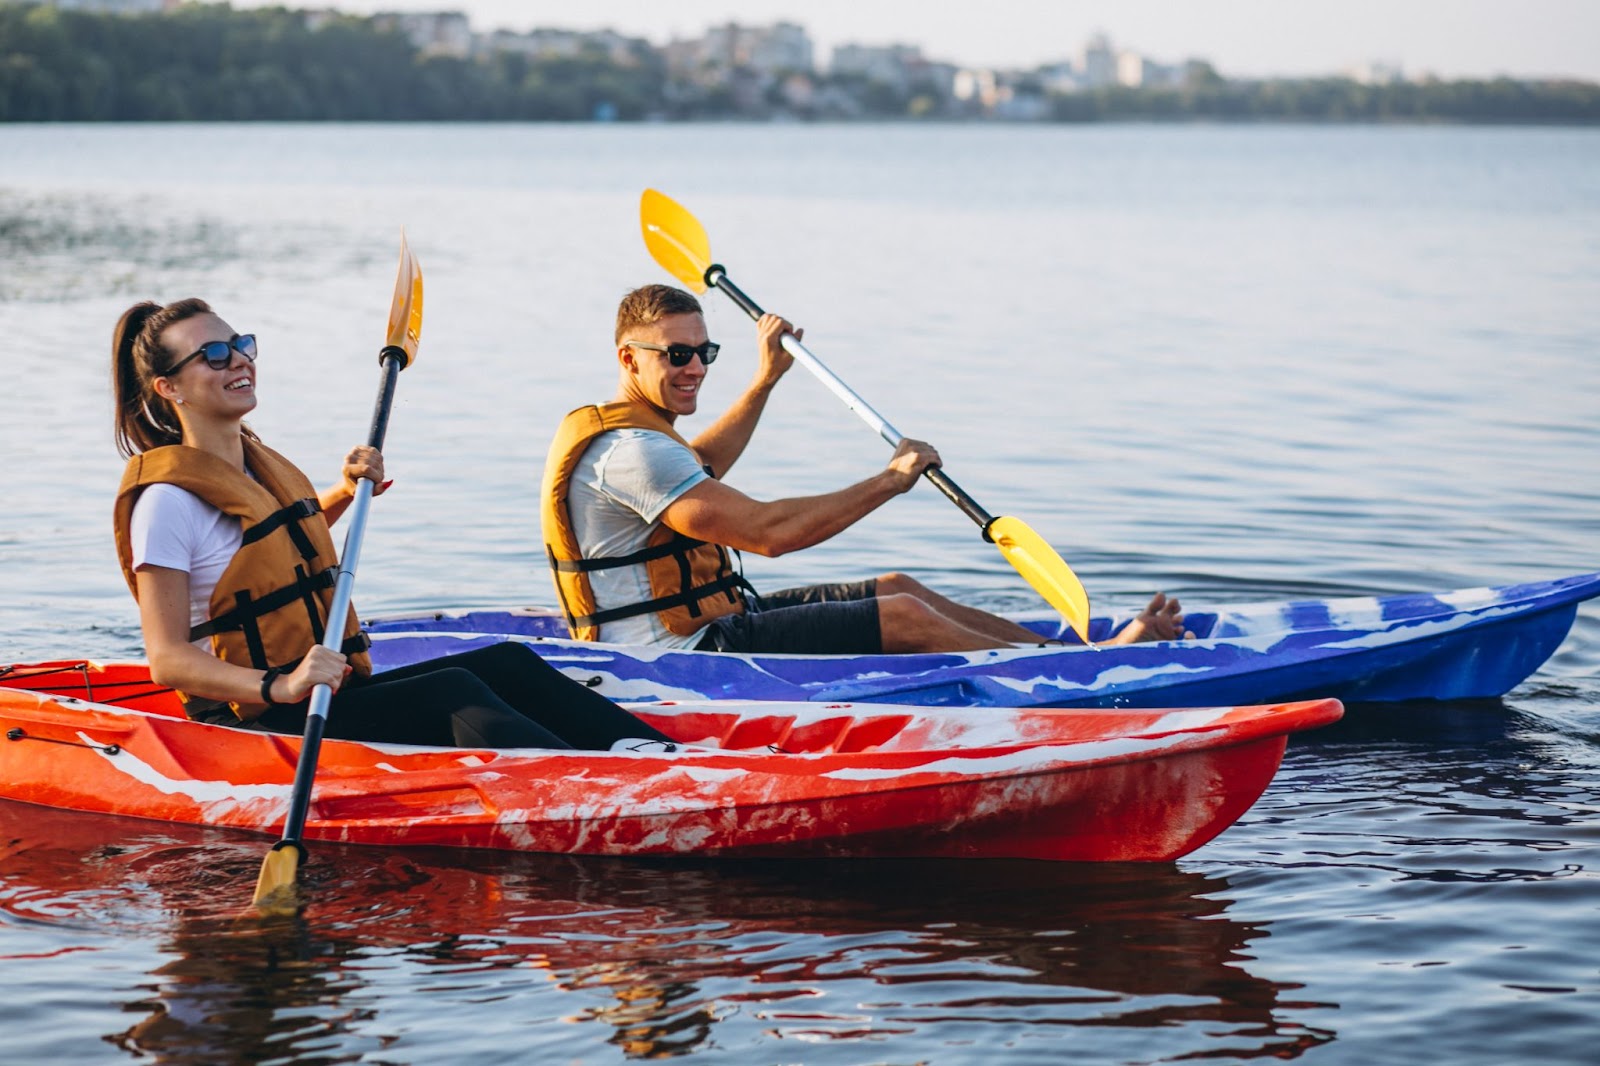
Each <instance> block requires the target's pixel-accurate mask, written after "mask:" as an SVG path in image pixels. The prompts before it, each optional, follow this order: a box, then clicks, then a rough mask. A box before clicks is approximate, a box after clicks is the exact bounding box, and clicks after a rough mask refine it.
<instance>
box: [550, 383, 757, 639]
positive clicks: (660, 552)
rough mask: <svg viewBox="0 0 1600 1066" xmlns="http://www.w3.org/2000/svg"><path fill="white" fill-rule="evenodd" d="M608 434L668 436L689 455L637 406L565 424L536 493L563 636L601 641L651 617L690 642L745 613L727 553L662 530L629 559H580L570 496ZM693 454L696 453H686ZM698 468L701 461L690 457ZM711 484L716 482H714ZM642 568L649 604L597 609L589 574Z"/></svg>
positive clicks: (575, 415) (585, 410) (603, 408)
mask: <svg viewBox="0 0 1600 1066" xmlns="http://www.w3.org/2000/svg"><path fill="white" fill-rule="evenodd" d="M613 429H648V430H653V431H655V432H657V433H665V434H666V435H667V436H669V437H671V438H672V439H673V440H675V441H677V442H678V443H679V444H682V445H683V446H684V447H685V448H689V442H688V441H686V440H684V439H683V438H682V437H680V436H679V435H678V433H677V431H676V430H674V429H673V428H672V425H671V423H669V422H668V421H667V420H666V419H664V418H662V417H661V416H660V415H659V414H657V413H656V412H655V411H653V410H652V409H650V408H648V407H645V406H643V405H640V404H631V403H607V404H600V405H598V406H589V407H580V408H578V409H577V410H576V411H573V412H572V413H571V414H569V415H567V417H566V418H564V419H562V421H561V426H560V428H558V429H557V430H556V437H555V440H554V442H552V443H551V445H550V457H549V459H548V460H547V461H546V462H545V467H544V486H543V489H542V491H541V492H540V509H539V516H540V521H541V523H542V524H543V526H544V541H545V545H544V547H545V553H546V555H547V556H548V557H549V559H550V569H551V572H552V573H553V575H554V577H555V582H556V595H557V596H558V597H560V601H561V611H562V613H563V614H564V615H565V616H566V619H567V628H568V629H569V630H571V631H572V635H573V637H574V639H577V640H599V639H600V627H601V626H602V625H604V624H605V623H607V622H614V621H616V620H617V619H620V618H631V617H633V616H635V615H641V614H651V613H655V614H657V615H659V616H660V617H661V624H662V625H664V626H666V628H667V631H668V632H671V633H676V634H678V635H679V636H689V635H691V634H693V633H695V632H697V631H698V630H700V629H701V628H702V627H704V626H705V625H706V624H707V623H708V622H710V621H712V620H713V619H716V618H721V617H722V616H723V615H726V614H735V613H738V612H740V611H743V610H744V598H743V597H742V596H740V595H739V590H740V589H741V588H748V587H749V584H748V583H747V582H746V581H745V579H744V578H743V577H742V576H741V575H740V574H739V573H737V572H736V571H735V570H734V568H733V566H732V564H731V562H730V560H729V558H728V549H727V548H724V547H722V546H721V545H719V544H707V543H706V542H705V541H701V540H695V539H694V538H693V537H686V536H684V535H683V534H681V533H678V532H676V531H675V530H672V529H669V528H668V527H667V526H665V525H661V526H658V527H657V528H656V529H655V531H654V532H652V533H651V534H650V538H649V540H647V541H646V542H645V547H644V548H642V549H640V550H639V551H636V552H633V553H632V554H629V555H622V556H607V557H601V558H594V557H589V558H585V557H584V554H583V550H582V549H581V548H580V547H579V545H578V536H577V533H576V532H575V531H574V528H573V524H572V512H571V509H570V507H569V506H568V502H567V494H568V492H569V490H570V489H571V486H572V474H573V471H574V470H576V469H577V466H578V461H579V460H580V459H582V458H583V453H584V450H585V449H586V448H588V447H589V443H590V442H591V441H593V440H594V438H595V437H597V436H599V435H600V434H602V433H606V432H608V431H610V430H613ZM690 451H691V452H693V449H692V448H690ZM695 458H696V460H697V461H698V459H699V456H698V455H696V456H695ZM713 476H714V475H713ZM639 564H643V565H644V566H645V569H646V572H647V573H648V574H649V575H650V595H651V597H652V598H651V599H649V600H646V601H644V602H643V603H629V604H618V605H615V606H611V607H607V608H606V609H604V610H601V609H599V604H597V603H596V602H595V598H594V589H593V588H592V587H591V586H590V584H589V574H590V573H591V572H592V571H595V570H604V569H610V568H612V567H619V566H636V565H639Z"/></svg>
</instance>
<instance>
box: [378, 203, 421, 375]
mask: <svg viewBox="0 0 1600 1066" xmlns="http://www.w3.org/2000/svg"><path fill="white" fill-rule="evenodd" d="M421 339H422V267H421V266H420V265H419V264H418V263H417V257H416V256H414V255H412V254H411V246H410V245H409V244H407V243H406V233H405V230H401V231H400V272H399V273H398V274H396V275H395V279H394V301H393V302H392V303H391V304H390V305H389V334H388V339H387V341H386V342H385V343H387V344H388V345H389V346H390V347H391V348H399V349H400V350H402V351H404V352H405V353H406V366H410V365H411V364H412V363H414V362H416V361H417V344H418V342H420V341H421Z"/></svg>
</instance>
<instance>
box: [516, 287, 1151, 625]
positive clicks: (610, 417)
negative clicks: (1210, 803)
mask: <svg viewBox="0 0 1600 1066" xmlns="http://www.w3.org/2000/svg"><path fill="white" fill-rule="evenodd" d="M757 332H758V335H759V342H760V344H759V346H760V366H759V367H758V369H757V372H756V376H755V379H754V380H753V381H752V382H751V384H750V387H749V388H748V389H746V390H745V392H744V394H743V395H741V396H740V397H739V398H738V399H737V400H736V401H734V403H733V405H732V406H731V407H729V408H728V409H727V410H726V411H724V412H723V413H722V415H721V417H719V418H718V419H717V420H716V421H715V422H714V423H712V424H711V426H710V427H709V428H707V429H706V430H704V431H703V432H702V433H700V434H699V436H697V437H695V438H694V440H693V441H692V442H690V441H687V440H685V439H684V438H683V437H681V436H679V434H678V432H677V429H676V423H677V420H678V418H679V417H680V416H683V415H692V414H694V413H695V410H696V408H697V406H698V402H699V392H700V385H701V383H702V382H703V381H704V380H705V377H706V373H707V372H708V370H709V368H710V366H711V363H712V361H713V360H714V359H715V358H716V356H717V350H718V346H717V345H716V344H715V343H713V342H712V341H711V340H710V339H709V337H708V336H707V334H706V324H705V319H704V317H703V316H702V314H701V309H700V303H699V301H698V300H696V299H695V298H694V297H693V296H692V295H690V294H689V293H687V292H684V291H682V290H681V289H675V288H672V287H670V286H667V285H646V286H644V287H642V288H639V289H635V290H634V291H633V292H630V293H628V295H627V296H625V297H624V298H623V300H622V304H621V306H620V307H618V309H617V328H616V336H615V340H616V345H617V348H616V352H617V368H618V385H617V395H616V398H615V399H614V400H613V401H612V402H611V403H608V404H603V405H600V406H592V407H583V408H579V409H578V410H576V411H574V412H572V413H571V414H569V415H568V416H567V417H566V419H565V420H564V421H563V422H562V424H561V428H560V429H559V430H558V431H557V434H556V439H555V441H554V443H553V444H552V445H551V449H550V457H549V460H548V462H547V464H546V467H545V477H544V486H543V492H542V500H541V515H542V520H543V524H544V536H545V542H546V543H545V547H546V551H547V554H548V556H549V559H550V564H551V567H552V568H553V570H554V571H555V577H556V587H557V591H558V593H559V595H560V598H561V605H562V610H563V611H564V612H565V613H566V616H567V624H568V626H569V627H570V628H571V629H572V632H573V635H574V636H575V637H577V638H578V639H582V640H601V641H605V642H608V643H618V644H654V645H658V646H662V647H669V648H696V649H700V650H707V651H737V652H784V653H795V654H860V653H869V654H870V653H877V652H889V653H897V652H927V651H972V650H977V649H981V648H995V647H1007V646H1011V645H1014V644H1022V645H1028V646H1032V645H1037V644H1038V643H1039V637H1038V635H1037V634H1035V633H1032V632H1030V631H1029V630H1027V629H1024V628H1023V627H1021V626H1019V625H1017V624H1016V623H1014V622H1010V621H1008V620H1006V619H1004V618H1000V617H998V616H996V615H992V614H989V613H987V612H984V611H980V610H977V609H975V608H972V607H966V606H963V605H962V604H959V603H954V602H952V601H951V600H948V599H946V598H945V597H943V596H940V595H939V594H938V593H936V592H933V591H931V590H930V589H928V588H926V587H924V586H923V585H922V584H920V583H919V582H917V581H915V580H913V579H912V578H910V577H907V576H906V575H904V574H898V573H891V574H884V575H881V576H879V577H877V578H874V579H869V580H867V581H862V582H854V583H847V584H839V585H820V586H811V587H807V588H801V589H789V590H785V591H783V592H777V593H768V594H765V595H757V594H755V593H754V590H753V589H751V588H750V586H749V585H748V583H746V582H745V581H744V578H743V577H742V576H741V575H740V574H739V573H738V572H737V571H735V569H734V567H733V565H732V561H731V559H730V556H729V551H728V549H736V550H738V551H748V552H754V553H755V554H757V555H763V556H767V557H773V556H778V555H782V554H784V553H785V552H791V551H797V550H799V549H801V548H809V547H810V546H811V545H813V544H818V543H820V542H822V541H824V540H827V539H828V538H829V537H831V536H833V535H834V534H836V533H839V532H841V531H842V530H845V529H847V528H849V527H850V526H852V525H854V524H855V523H856V522H859V521H860V520H861V519H862V518H865V517H866V516H867V515H869V514H871V513H872V512H873V511H875V510H877V509H878V508H879V507H881V506H883V505H884V504H885V503H887V502H889V501H890V500H891V499H893V498H894V497H896V496H898V495H900V494H901V493H903V492H906V491H908V490H909V489H910V488H911V487H912V486H913V485H915V484H916V483H917V479H918V478H919V477H921V475H922V472H923V471H924V470H926V469H927V468H928V467H930V466H937V465H938V463H939V453H938V452H937V451H935V450H934V449H933V447H932V446H931V445H928V444H926V443H924V442H922V441H917V440H909V439H908V440H903V441H901V442H900V445H899V447H897V448H896V449H895V451H894V455H893V456H892V457H891V458H890V459H889V463H888V465H887V466H886V467H885V468H884V469H883V470H882V471H880V472H879V473H877V474H874V475H873V476H872V477H869V478H867V479H866V480H864V481H860V482H857V483H856V484H854V485H849V486H847V487H845V488H842V489H839V490H837V491H835V492H829V493H824V494H822V495H820V496H804V497H792V498H789V499H782V500H772V501H767V502H763V501H760V500H754V499H751V498H750V497H749V496H746V495H745V494H744V493H742V492H739V491H738V490H737V489H733V488H729V487H728V486H727V485H725V484H723V483H722V481H721V480H720V479H721V478H722V477H724V476H725V475H726V474H727V472H728V470H729V468H730V467H732V466H733V464H734V462H735V461H737V460H738V458H739V456H740V455H741V454H742V453H743V452H744V449H745V445H746V444H748V443H749V441H750V435H751V433H753V432H754V430H755V427H756V423H757V421H759V420H760V418H761V412H762V410H763V409H764V408H765V407H766V403H767V396H768V395H769V394H770V393H771V392H772V389H773V387H774V386H775V385H777V383H778V381H779V380H780V379H781V378H782V377H783V375H784V374H785V373H787V372H788V370H789V368H790V366H791V365H792V364H793V362H794V359H793V357H792V356H790V355H789V354H788V353H787V352H785V351H784V350H783V345H782V338H783V335H784V334H785V333H793V334H794V335H795V336H796V337H800V336H801V335H802V332H801V331H800V330H798V329H795V328H794V327H793V326H792V325H791V324H790V323H789V322H787V321H785V320H784V319H782V318H779V317H778V316H777V315H770V314H769V315H764V316H762V318H761V321H760V322H759V323H758V326H757ZM1182 635H1183V617H1182V615H1181V613H1180V608H1179V605H1178V601H1177V600H1176V599H1172V600H1168V599H1167V598H1166V597H1165V596H1164V595H1162V594H1160V593H1157V595H1156V597H1155V598H1154V599H1153V600H1151V601H1150V605H1149V606H1148V607H1147V608H1146V609H1145V611H1144V613H1143V614H1141V615H1140V616H1139V618H1138V619H1136V620H1135V621H1134V622H1132V623H1130V624H1129V625H1128V626H1127V627H1125V629H1124V631H1123V633H1121V634H1119V635H1118V637H1117V638H1116V641H1115V642H1116V643H1129V642H1132V641H1134V640H1141V639H1142V640H1153V639H1171V638H1175V637H1179V636H1182Z"/></svg>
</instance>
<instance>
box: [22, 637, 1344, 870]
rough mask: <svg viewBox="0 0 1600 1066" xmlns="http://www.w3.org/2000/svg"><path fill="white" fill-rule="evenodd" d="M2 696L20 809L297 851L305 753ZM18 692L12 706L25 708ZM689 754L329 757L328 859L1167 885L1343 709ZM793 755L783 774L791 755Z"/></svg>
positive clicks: (66, 694) (911, 732) (739, 743)
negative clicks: (1064, 864) (903, 873)
mask: <svg viewBox="0 0 1600 1066" xmlns="http://www.w3.org/2000/svg"><path fill="white" fill-rule="evenodd" d="M4 675H5V676H0V734H3V736H4V739H0V799H9V800H17V801H21V802H25V803H34V804H42V805H45V806H49V807H56V808H62V809H67V810H76V811H86V812H95V813H102V814H115V815H132V816H136V817H140V818H149V819H156V820H161V821H169V822H183V823H191V824H203V825H213V826H223V827H231V828H234V829H241V830H248V831H252V832H257V833H267V834H273V835H277V834H279V833H281V827H282V824H283V819H284V815H285V812H286V811H287V807H288V798H289V793H290V789H291V786H292V782H293V779H294V769H295V763H296V760H297V756H298V752H299V747H300V738H298V737H286V736H278V735H273V734H268V733H262V732H258V731H253V730H246V729H228V728H223V727H218V726H210V725H205V724H202V723H198V722H191V721H188V720H187V719H185V718H182V717H181V715H180V713H179V712H178V709H177V704H176V700H175V698H173V696H172V694H171V693H170V692H167V691H165V690H160V689H157V688H155V687H154V686H152V685H151V684H150V683H149V681H148V672H147V670H146V668H145V667H144V666H143V665H142V664H136V663H125V664H106V665H99V664H93V663H48V664H32V665H27V666H16V667H10V668H6V670H5V671H4ZM6 686H12V687H6ZM634 710H635V711H636V713H639V714H640V716H641V717H643V718H645V719H646V720H647V721H649V722H650V723H651V724H652V725H654V726H656V727H657V728H659V729H661V730H662V731H664V732H666V733H667V734H668V735H670V736H673V737H675V738H678V739H679V740H681V741H683V742H685V743H686V744H688V745H692V747H691V748H689V749H681V750H679V751H677V752H672V753H661V752H658V753H634V752H575V751H549V750H540V749H519V750H515V751H491V750H468V749H454V748H428V747H411V746H404V745H380V744H361V743H355V742H351V741H337V740H329V741H325V742H324V743H323V746H322V751H321V757H320V760H319V766H318V777H317V784H316V787H315V790H314V793H313V797H312V804H311V811H310V815H309V817H308V819H307V823H306V832H305V836H306V839H307V840H324V841H339V842H344V843H350V844H369V845H386V846H394V845H444V846H453V847H468V848H494V849H502V850H515V851H539V852H561V853H570V854H587V855H641V856H642V855H680V856H688V855H695V856H726V857H757V856H772V857H778V856H782V857H797V858H798V857H808V858H818V857H944V858H1028V859H1047V860H1055V861H1165V860H1170V859H1174V858H1177V857H1178V856H1180V855H1184V854H1187V853H1188V852H1190V851H1192V850H1194V849H1195V848H1197V847H1199V846H1201V845H1202V844H1204V843H1205V842H1206V841H1208V840H1210V839H1212V838H1213V837H1214V836H1216V835H1217V834H1218V833H1220V832H1221V831H1222V830H1224V829H1225V828H1227V827H1228V826H1229V825H1231V824H1232V823H1233V822H1234V821H1236V820H1237V819H1238V818H1239V817H1240V816H1241V815H1242V814H1243V813H1244V812H1245V811H1246V810H1248V809H1249V807H1250V805H1251V804H1253V803H1254V802H1255V800H1256V799H1257V798H1258V797H1259V796H1260V795H1261V793H1262V791H1263V790H1264V789H1265V788H1266V787H1267V785H1268V784H1269V783H1270V781H1271V780H1272V777H1273V775H1274V774H1275V773H1276V771H1277V768H1278V765H1279V763H1280V761H1281V759H1282V756H1283V752H1284V747H1285V743H1286V738H1287V736H1288V734H1289V733H1292V732H1294V731H1297V730H1301V729H1307V728H1313V727H1315V726H1318V725H1322V724H1326V723H1328V722H1331V721H1333V720H1335V719H1337V718H1338V717H1339V715H1340V714H1341V713H1342V708H1341V707H1340V705H1339V703H1338V702H1337V701H1334V700H1319V701H1306V702H1299V703H1290V704H1282V705H1276V706H1262V707H1219V708H1189V709H1177V710H1145V711H1130V712H1121V713H1117V714H1107V713H1105V712H1092V713H1081V712H1076V711H1058V710H1014V711H1004V712H996V713H994V714H985V715H981V716H975V715H972V714H970V713H967V712H962V711H945V710H936V709H928V710H913V709H908V708H884V707H860V706H850V705H829V706H817V705H804V704H764V705H763V704H743V705H730V704H727V703H720V704H719V703H698V704H673V705H656V706H641V707H636V708H634ZM773 749H778V750H773Z"/></svg>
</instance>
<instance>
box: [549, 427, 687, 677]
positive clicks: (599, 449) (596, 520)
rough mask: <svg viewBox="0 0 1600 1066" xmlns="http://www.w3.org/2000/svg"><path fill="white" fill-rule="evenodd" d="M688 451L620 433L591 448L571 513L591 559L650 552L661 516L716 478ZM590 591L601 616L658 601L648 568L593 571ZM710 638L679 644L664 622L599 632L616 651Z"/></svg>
mask: <svg viewBox="0 0 1600 1066" xmlns="http://www.w3.org/2000/svg"><path fill="white" fill-rule="evenodd" d="M709 476H710V475H708V474H707V473H706V472H705V470H703V469H702V468H701V466H700V463H699V461H698V460H697V459H696V458H695V456H694V452H692V451H690V450H689V449H688V448H685V447H684V446H683V445H681V444H679V443H678V442H677V441H675V440H673V439H672V438H671V437H669V436H667V435H666V434H665V433H658V432H656V431H655V430H650V429H614V430H610V431H608V432H605V433H602V434H600V435H599V436H598V437H596V438H595V439H594V440H592V441H590V442H589V447H588V448H586V449H585V450H584V453H583V458H581V459H579V460H578V465H577V466H576V467H575V468H574V470H573V474H572V483H571V487H570V488H569V490H568V493H567V507H568V510H569V511H570V512H571V514H572V526H573V532H574V533H575V534H576V535H577V538H578V547H579V549H580V550H581V551H582V552H583V557H584V558H585V559H593V558H597V557H600V556H617V555H628V554H630V553H632V552H636V551H639V550H640V549H641V548H643V547H645V543H646V542H647V541H648V540H649V539H650V535H651V534H652V533H654V532H655V531H656V528H657V527H658V526H660V525H661V522H660V517H661V512H662V511H665V510H666V509H667V507H668V505H669V504H671V503H672V502H673V501H674V500H676V499H677V498H678V497H680V496H682V495H683V494H684V493H685V492H688V491H689V490H690V489H692V488H694V487H695V486H696V485H698V484H700V483H701V482H702V481H704V480H706V478H707V477H709ZM589 585H590V587H591V588H592V589H593V590H594V597H595V602H596V604H598V605H599V608H600V609H601V610H605V609H607V608H610V607H621V606H624V605H625V604H630V603H642V602H644V601H646V600H649V599H653V598H654V597H653V595H652V593H651V592H650V574H649V571H648V570H646V568H645V565H644V564H643V563H640V564H638V565H635V566H619V567H616V568H614V569H607V570H593V571H590V573H589ZM702 632H704V630H703V629H702V630H700V631H697V632H695V633H691V634H690V635H688V636H686V637H685V636H679V635H678V634H676V633H673V632H671V631H670V630H668V629H667V627H666V626H664V625H662V624H661V618H660V616H659V615H657V614H655V613H654V612H651V613H650V614H640V615H635V616H633V617H632V618H623V619H620V620H618V621H615V622H607V623H606V624H605V625H603V626H601V627H600V639H601V640H602V641H605V642H607V643H611V644H655V645H658V646H661V647H666V648H688V647H692V646H693V645H694V644H695V643H696V642H697V641H699V639H700V634H701V633H702Z"/></svg>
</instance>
